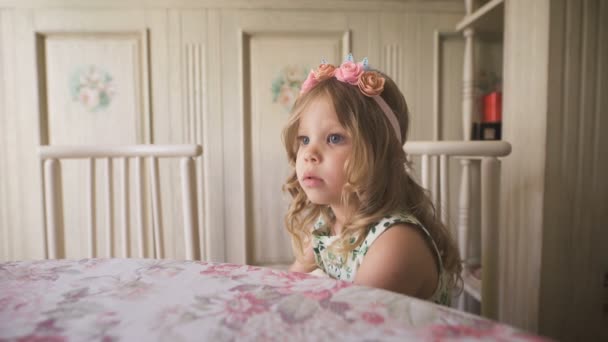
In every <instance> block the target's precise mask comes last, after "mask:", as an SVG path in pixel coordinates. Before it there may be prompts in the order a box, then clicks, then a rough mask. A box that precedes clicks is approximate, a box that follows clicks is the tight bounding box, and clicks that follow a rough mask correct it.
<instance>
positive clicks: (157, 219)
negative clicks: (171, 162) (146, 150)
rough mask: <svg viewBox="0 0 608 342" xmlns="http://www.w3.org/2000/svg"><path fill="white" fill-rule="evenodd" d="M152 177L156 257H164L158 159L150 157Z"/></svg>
mask: <svg viewBox="0 0 608 342" xmlns="http://www.w3.org/2000/svg"><path fill="white" fill-rule="evenodd" d="M150 178H151V190H152V222H153V236H154V257H155V258H162V257H163V253H162V250H161V248H162V243H161V234H160V233H161V231H162V230H161V226H162V221H161V211H160V191H159V188H160V184H159V179H158V159H157V158H156V157H150Z"/></svg>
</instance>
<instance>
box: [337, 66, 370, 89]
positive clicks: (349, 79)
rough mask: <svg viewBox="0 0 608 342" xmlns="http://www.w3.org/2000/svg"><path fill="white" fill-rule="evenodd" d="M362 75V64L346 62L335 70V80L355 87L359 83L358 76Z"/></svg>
mask: <svg viewBox="0 0 608 342" xmlns="http://www.w3.org/2000/svg"><path fill="white" fill-rule="evenodd" d="M362 73H363V64H361V63H355V62H351V61H347V62H344V63H342V65H340V67H339V68H338V69H336V78H337V79H338V81H341V82H345V83H350V84H352V85H357V83H359V76H361V74H362Z"/></svg>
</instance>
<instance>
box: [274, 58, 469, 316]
mask: <svg viewBox="0 0 608 342" xmlns="http://www.w3.org/2000/svg"><path fill="white" fill-rule="evenodd" d="M408 123H409V117H408V109H407V104H406V102H405V98H404V97H403V94H401V92H400V91H399V89H398V88H397V86H396V85H395V83H394V82H393V81H392V80H391V79H390V78H389V77H388V76H386V75H384V74H382V73H380V72H378V71H374V70H371V69H369V68H368V65H367V59H364V60H363V61H362V62H360V63H355V62H354V61H353V58H352V55H349V56H348V57H347V59H346V61H345V62H344V63H342V65H340V66H339V67H335V66H333V65H331V64H327V63H326V62H322V64H321V65H320V66H319V67H318V69H317V70H312V71H311V72H310V74H309V75H308V78H307V79H306V81H305V82H304V83H303V85H302V89H301V92H300V96H299V97H298V99H297V101H296V103H295V105H294V108H293V110H292V114H291V117H290V119H289V121H288V123H287V125H286V127H285V128H284V130H283V142H284V144H285V148H286V150H287V155H288V158H289V161H290V164H291V166H292V167H294V171H293V173H292V174H291V176H290V177H289V178H288V180H287V182H286V183H285V185H284V189H285V190H286V191H287V192H289V194H291V196H292V197H293V200H292V202H291V205H290V207H289V209H288V212H287V215H286V218H285V223H286V226H287V230H288V231H289V234H290V236H291V240H292V245H293V248H294V251H295V254H296V261H295V262H294V263H293V265H292V266H291V267H290V271H295V272H311V271H313V270H315V269H317V268H318V269H320V270H321V271H323V272H324V273H326V274H327V275H329V276H330V277H332V278H336V279H342V280H347V281H352V282H354V283H355V284H360V285H366V286H371V287H378V288H384V289H387V290H391V291H394V292H399V293H403V294H406V295H410V296H415V297H418V298H423V299H428V300H430V301H433V302H435V303H440V304H444V305H449V301H450V297H451V294H450V290H451V289H452V288H453V287H455V286H456V284H457V283H458V282H459V280H460V271H461V264H460V260H459V257H458V256H459V254H458V250H457V247H456V245H455V243H454V241H453V239H452V238H451V236H450V233H449V232H448V230H447V229H446V227H445V226H444V225H443V224H442V223H441V221H440V220H439V218H438V216H437V214H436V213H435V209H434V207H433V205H432V203H431V201H430V199H429V197H428V196H427V194H426V193H425V191H424V190H423V188H422V187H421V186H420V185H418V184H417V183H416V182H415V181H414V180H413V179H412V177H411V176H410V175H409V174H408V172H407V171H406V167H405V166H406V154H405V152H404V151H403V148H402V146H403V144H404V143H405V140H406V135H407V129H408ZM317 272H318V271H317Z"/></svg>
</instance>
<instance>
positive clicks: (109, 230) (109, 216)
mask: <svg viewBox="0 0 608 342" xmlns="http://www.w3.org/2000/svg"><path fill="white" fill-rule="evenodd" d="M106 176H107V177H106V222H107V227H106V256H107V257H108V258H111V257H113V256H114V254H113V253H112V246H113V245H114V243H113V241H112V239H113V236H114V197H113V196H114V195H113V188H114V183H113V181H114V177H113V170H112V158H107V159H106Z"/></svg>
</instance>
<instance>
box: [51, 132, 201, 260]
mask: <svg viewBox="0 0 608 342" xmlns="http://www.w3.org/2000/svg"><path fill="white" fill-rule="evenodd" d="M201 154H202V147H201V146H200V145H195V144H187V145H116V146H95V145H93V146H55V145H50V146H41V147H40V149H39V156H40V159H41V161H42V163H43V174H44V177H43V184H44V206H43V207H44V210H45V226H46V229H45V234H46V236H45V239H44V240H45V248H46V256H47V258H51V259H55V258H64V257H65V256H66V253H65V231H66V230H65V227H64V203H63V194H62V191H63V188H62V172H61V161H62V160H65V159H83V160H86V161H87V172H86V178H87V181H86V186H85V187H84V188H83V190H84V191H83V192H84V193H85V201H86V202H87V203H86V208H87V209H86V211H87V212H86V217H87V219H86V220H87V227H86V229H87V255H86V256H87V257H96V256H98V254H100V253H97V252H96V248H95V246H96V244H95V236H96V232H97V227H96V225H97V220H96V216H97V215H98V213H97V212H96V207H97V206H96V200H97V199H96V198H97V196H96V186H95V185H96V183H97V179H96V178H97V174H96V173H97V172H96V163H97V162H98V161H99V160H100V159H102V160H105V172H104V174H103V176H105V181H102V183H103V184H104V188H105V189H104V190H105V191H104V192H105V199H106V203H105V213H104V215H105V216H106V217H105V222H107V225H108V226H107V227H105V234H106V246H105V249H106V250H105V255H106V256H116V255H115V254H114V253H113V251H114V250H118V249H117V248H113V246H112V241H114V239H113V237H112V234H113V231H114V227H113V224H114V222H115V221H116V222H119V225H120V227H118V228H119V231H120V234H121V238H120V241H121V246H120V248H119V250H120V251H121V256H123V257H127V256H137V257H144V256H145V255H144V233H145V232H148V228H149V227H144V222H145V220H144V215H147V214H151V225H152V227H151V228H152V233H151V235H152V239H153V252H152V253H151V254H152V256H153V257H156V258H162V257H163V254H162V246H161V239H162V237H161V234H162V231H163V227H162V220H161V194H160V179H159V168H158V159H159V158H178V159H180V160H181V165H180V166H181V175H180V176H181V177H180V178H181V188H182V206H183V210H182V215H183V223H184V227H183V229H184V244H185V246H184V248H185V257H186V258H187V259H200V258H201V249H200V245H199V227H198V222H199V220H198V213H197V191H196V175H195V162H194V158H196V157H198V156H200V155H201ZM117 159H118V169H119V177H120V178H121V182H120V186H119V187H118V189H116V192H117V194H118V198H119V199H120V200H119V202H120V203H114V202H115V201H114V197H115V193H114V190H113V188H114V181H113V164H114V163H115V162H116V161H117ZM145 159H148V161H149V173H148V175H147V177H146V174H145V170H144V160H145ZM130 161H131V162H130ZM131 163H132V165H133V167H134V170H133V171H134V172H133V173H132V174H134V175H135V177H134V179H133V181H134V184H133V187H134V189H135V193H134V194H133V195H134V198H135V200H134V204H131V203H129V198H130V197H129V189H130V188H131V185H130V179H129V165H130V164H131ZM146 180H148V181H146ZM147 193H149V194H150V196H149V197H150V201H147V199H146V198H145V195H144V194H147ZM149 202H150V205H146V203H149ZM117 206H122V210H115V207H117ZM131 208H133V211H134V212H131ZM115 214H116V215H119V217H115V216H114V215H115ZM130 215H134V217H133V218H134V221H135V227H133V228H134V229H131V227H130V226H131V224H130V223H131V218H132V217H131V216H130ZM130 239H134V240H135V241H134V243H135V245H136V246H137V251H136V253H134V251H129V246H130V243H129V242H130Z"/></svg>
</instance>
